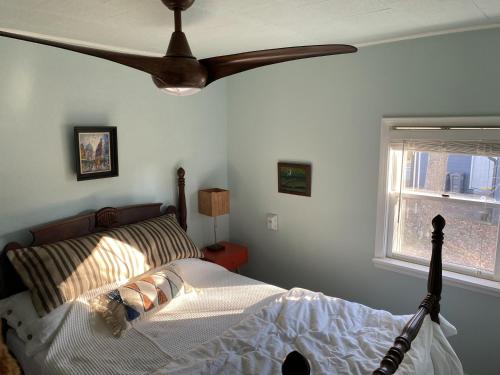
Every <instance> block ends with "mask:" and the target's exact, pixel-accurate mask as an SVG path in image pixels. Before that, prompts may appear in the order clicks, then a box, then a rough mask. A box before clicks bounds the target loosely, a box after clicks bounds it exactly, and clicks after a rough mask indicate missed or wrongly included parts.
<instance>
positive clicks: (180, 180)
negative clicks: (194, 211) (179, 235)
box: [177, 167, 187, 230]
mask: <svg viewBox="0 0 500 375" xmlns="http://www.w3.org/2000/svg"><path fill="white" fill-rule="evenodd" d="M185 175H186V171H185V170H184V168H182V167H181V168H179V169H177V186H178V187H179V202H178V207H177V210H178V215H179V224H180V225H181V227H182V229H184V230H187V222H186V218H187V208H186V193H185V189H184V187H185V185H186V180H185V179H184V176H185Z"/></svg>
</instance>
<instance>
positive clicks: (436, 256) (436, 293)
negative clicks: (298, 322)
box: [0, 168, 445, 375]
mask: <svg viewBox="0 0 500 375" xmlns="http://www.w3.org/2000/svg"><path fill="white" fill-rule="evenodd" d="M184 176H185V171H184V169H183V168H179V169H178V170H177V187H178V202H177V204H178V205H177V208H176V207H175V206H168V207H167V208H166V209H165V210H162V208H161V206H162V204H161V203H148V204H139V205H133V206H125V207H119V208H113V207H105V208H102V209H100V210H98V211H95V212H91V213H86V214H81V215H78V216H74V217H71V218H67V219H63V220H60V221H57V222H53V223H50V224H47V225H43V226H40V227H37V228H34V229H31V230H30V232H31V234H32V236H33V241H32V243H31V244H30V246H39V245H45V244H49V243H53V242H57V241H63V240H67V239H70V238H76V237H81V236H85V235H88V234H92V233H97V232H101V231H104V230H108V229H111V228H116V227H119V226H122V225H127V224H132V223H136V222H139V221H142V220H147V219H150V218H153V217H157V216H160V215H163V214H172V213H175V214H176V216H177V221H178V222H179V224H180V226H181V227H182V228H183V229H184V230H187V224H186V219H187V211H186V197H185V190H184V188H185V178H184ZM432 226H433V228H434V231H433V232H432V257H431V263H430V269H429V276H428V282H427V296H426V297H425V298H424V300H423V301H422V302H421V303H420V305H419V308H418V311H417V312H416V313H415V315H413V317H412V318H411V319H410V320H409V321H408V323H407V324H406V326H405V327H404V329H403V331H402V333H401V335H399V336H398V337H397V338H396V339H395V341H394V345H393V346H392V347H391V348H390V349H389V351H388V352H387V354H386V355H385V357H384V358H383V359H382V361H381V363H380V367H379V368H378V369H377V370H375V371H374V372H373V374H374V375H390V374H394V373H395V372H396V370H397V368H398V366H399V364H400V363H401V361H402V360H403V358H404V355H405V353H406V352H407V351H408V350H410V347H411V342H412V341H413V340H414V339H415V337H416V336H417V334H418V332H419V330H420V327H421V326H422V324H423V322H424V318H425V316H426V315H427V314H429V315H430V317H431V319H432V320H433V321H434V322H436V323H438V324H439V310H440V304H439V301H440V299H441V289H442V260H441V250H442V245H443V237H444V236H443V228H444V226H445V220H444V219H443V217H441V216H440V215H438V216H436V217H435V218H434V219H433V220H432ZM23 247H26V246H23V245H21V244H19V243H17V242H10V243H8V244H7V245H6V246H5V248H4V251H3V252H2V253H1V254H0V299H1V298H6V297H8V296H11V295H13V294H16V293H19V292H22V291H24V290H26V289H27V288H26V286H25V285H24V284H23V282H22V280H21V279H20V277H19V276H18V275H17V273H16V271H15V270H14V268H13V267H12V265H11V264H10V261H9V260H8V258H7V256H6V253H7V250H14V249H21V248H23ZM6 327H7V325H6V324H5V322H4V324H3V330H4V332H2V336H3V337H5V330H6ZM295 353H296V352H295ZM298 355H299V357H300V356H301V355H300V353H298ZM292 357H293V358H294V360H296V359H297V357H294V356H292ZM287 358H288V357H287ZM304 361H305V363H307V360H305V359H304ZM285 362H286V361H285ZM307 367H308V365H307ZM296 370H297V367H295V372H293V373H294V374H296V373H297V372H296ZM284 373H285V371H284ZM304 373H308V372H307V371H304Z"/></svg>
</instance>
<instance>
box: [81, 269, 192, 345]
mask: <svg viewBox="0 0 500 375" xmlns="http://www.w3.org/2000/svg"><path fill="white" fill-rule="evenodd" d="M182 286H183V280H182V278H181V277H180V276H179V274H178V273H177V272H176V271H175V270H174V268H173V267H172V266H167V267H165V268H163V269H160V270H158V271H156V272H154V273H151V274H145V275H143V276H141V277H139V278H138V279H136V280H133V281H131V282H130V283H128V284H125V285H122V286H121V287H119V288H118V289H114V290H112V291H110V292H108V293H105V294H101V295H100V296H97V297H96V298H94V299H93V300H92V301H91V303H90V305H91V306H92V309H93V310H94V311H95V312H96V313H97V314H98V315H100V316H101V317H102V318H103V319H104V321H105V322H106V324H107V325H108V326H109V327H110V328H111V332H112V334H113V336H116V337H120V336H122V335H123V334H124V333H125V332H126V331H127V330H129V329H130V328H131V326H132V324H133V323H135V322H137V321H139V320H140V319H143V318H144V317H145V316H148V315H151V314H154V313H155V312H157V311H158V310H160V309H162V308H163V307H165V306H166V305H167V304H168V303H169V302H170V301H171V300H172V299H173V298H174V297H175V296H176V295H177V293H179V290H180V289H181V288H182Z"/></svg>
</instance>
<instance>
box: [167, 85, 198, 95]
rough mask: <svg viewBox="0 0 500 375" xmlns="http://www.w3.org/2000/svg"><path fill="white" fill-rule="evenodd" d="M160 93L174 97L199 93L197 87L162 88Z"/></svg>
mask: <svg viewBox="0 0 500 375" xmlns="http://www.w3.org/2000/svg"><path fill="white" fill-rule="evenodd" d="M161 91H163V92H166V93H167V94H169V95H174V96H190V95H194V94H197V93H199V92H200V91H201V89H200V88H198V87H163V88H162V89H161Z"/></svg>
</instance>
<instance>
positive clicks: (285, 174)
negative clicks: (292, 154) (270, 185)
mask: <svg viewBox="0 0 500 375" xmlns="http://www.w3.org/2000/svg"><path fill="white" fill-rule="evenodd" d="M278 192H280V193H286V194H295V195H304V196H306V197H310V196H311V165H310V164H295V163H278Z"/></svg>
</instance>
